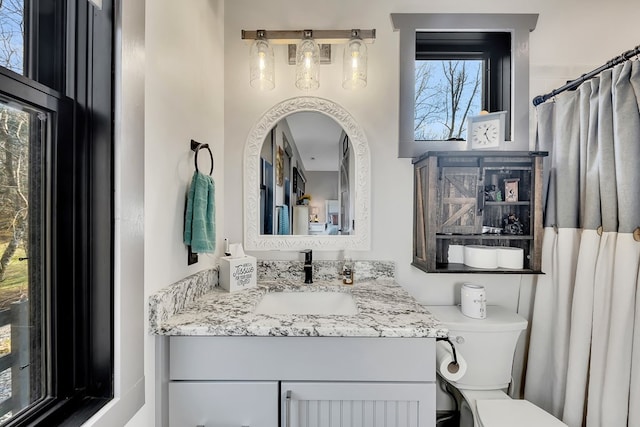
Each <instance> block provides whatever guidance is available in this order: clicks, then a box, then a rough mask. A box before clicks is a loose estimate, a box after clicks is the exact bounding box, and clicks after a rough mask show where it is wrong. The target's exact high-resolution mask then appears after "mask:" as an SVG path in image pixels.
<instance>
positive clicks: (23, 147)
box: [0, 0, 113, 426]
mask: <svg viewBox="0 0 640 427" xmlns="http://www.w3.org/2000/svg"><path fill="white" fill-rule="evenodd" d="M0 25H1V27H2V31H0V41H1V42H2V43H0V201H1V203H0V426H22V425H43V426H44V425H60V424H62V423H63V422H64V421H65V420H71V419H72V420H73V423H74V424H80V423H81V422H82V420H84V419H87V418H88V417H89V416H91V415H92V414H93V413H95V411H97V409H98V408H99V407H100V406H101V405H103V404H104V403H105V402H107V401H108V400H109V399H110V398H111V397H112V395H113V349H112V347H113V336H112V335H113V333H112V326H113V321H112V316H113V314H112V313H113V303H112V301H113V295H112V293H113V291H112V289H113V285H112V282H113V279H112V276H113V261H112V259H113V255H112V222H113V213H112V212H113V209H112V193H113V190H112V189H113V184H112V153H111V150H112V125H111V122H112V106H111V74H112V73H111V68H112V59H111V58H112V54H111V39H112V4H111V2H110V1H108V0H103V2H102V9H101V10H99V9H94V7H93V6H91V5H90V4H89V2H88V1H86V0H68V1H60V0H38V1H28V0H4V1H2V2H0ZM81 409H82V410H81ZM78 414H81V415H78Z"/></svg>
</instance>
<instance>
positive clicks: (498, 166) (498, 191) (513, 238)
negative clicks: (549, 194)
mask: <svg viewBox="0 0 640 427" xmlns="http://www.w3.org/2000/svg"><path fill="white" fill-rule="evenodd" d="M545 156H547V153H546V152H529V151H491V152H490V151H484V152H482V151H471V152H469V151H461V152H453V151H450V152H445V151H431V152H427V153H425V154H424V155H423V156H421V157H419V158H418V159H415V160H414V161H413V164H414V241H413V262H412V265H414V266H416V267H418V268H420V269H422V270H424V271H426V272H442V273H501V274H502V273H515V274H537V273H540V272H541V262H542V261H541V258H542V160H543V158H544V157H545ZM505 198H506V200H505ZM496 200H500V201H496ZM507 200H508V201H507ZM487 227H489V230H490V231H502V232H503V233H504V234H493V233H491V234H488V233H485V234H482V231H483V230H485V231H486V230H487ZM461 245H462V246H465V245H487V246H501V247H510V248H517V249H521V252H522V257H523V259H522V261H523V262H522V266H523V268H522V269H503V268H498V269H479V268H472V267H467V266H466V265H464V264H463V263H461V262H463V261H460V248H458V247H456V248H454V247H453V246H461ZM450 251H452V252H451V257H452V258H451V259H452V260H455V261H456V263H453V262H452V263H449V262H448V260H449V256H450V253H449V252H450Z"/></svg>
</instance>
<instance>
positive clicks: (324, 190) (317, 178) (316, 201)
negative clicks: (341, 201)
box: [305, 171, 339, 222]
mask: <svg viewBox="0 0 640 427" xmlns="http://www.w3.org/2000/svg"><path fill="white" fill-rule="evenodd" d="M338 178H339V175H338V172H337V171H315V172H307V184H306V186H305V192H306V193H308V194H311V197H312V199H311V203H309V206H310V207H311V208H313V207H316V208H318V222H326V220H327V209H326V204H325V201H327V200H338ZM309 213H311V209H310V210H309Z"/></svg>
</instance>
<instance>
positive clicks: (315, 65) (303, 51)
mask: <svg viewBox="0 0 640 427" xmlns="http://www.w3.org/2000/svg"><path fill="white" fill-rule="evenodd" d="M296 87H297V88H298V89H302V90H312V89H318V88H319V87H320V47H318V44H317V43H316V42H315V41H314V40H313V39H308V38H306V39H302V40H301V41H300V43H298V46H297V48H296Z"/></svg>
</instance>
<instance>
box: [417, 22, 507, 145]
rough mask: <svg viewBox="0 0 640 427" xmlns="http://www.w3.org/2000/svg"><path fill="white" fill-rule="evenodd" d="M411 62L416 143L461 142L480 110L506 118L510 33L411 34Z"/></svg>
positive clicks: (465, 137)
mask: <svg viewBox="0 0 640 427" xmlns="http://www.w3.org/2000/svg"><path fill="white" fill-rule="evenodd" d="M415 59H416V63H415V127H414V138H415V140H416V141H429V140H436V141H437V140H440V141H447V140H466V139H467V135H466V128H467V118H468V117H469V116H472V115H477V114H478V113H480V111H481V110H487V111H507V117H509V110H510V101H511V34H510V33H499V32H496V33H479V32H417V33H416V58H415ZM508 128H509V122H508V121H507V129H508ZM506 138H507V139H509V132H507V133H506Z"/></svg>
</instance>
